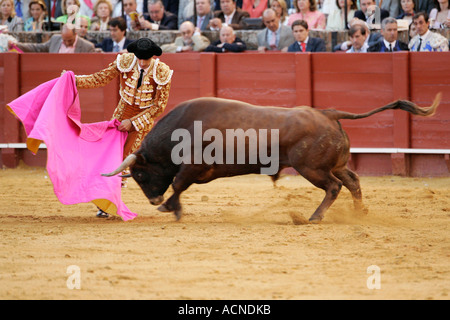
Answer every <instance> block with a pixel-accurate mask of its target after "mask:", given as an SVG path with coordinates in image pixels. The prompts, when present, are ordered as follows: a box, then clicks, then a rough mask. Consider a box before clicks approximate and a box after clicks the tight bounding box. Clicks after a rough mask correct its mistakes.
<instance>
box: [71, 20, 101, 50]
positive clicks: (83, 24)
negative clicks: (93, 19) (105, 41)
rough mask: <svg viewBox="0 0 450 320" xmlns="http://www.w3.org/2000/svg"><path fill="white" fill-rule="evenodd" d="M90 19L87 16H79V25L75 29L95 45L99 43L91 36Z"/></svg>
mask: <svg viewBox="0 0 450 320" xmlns="http://www.w3.org/2000/svg"><path fill="white" fill-rule="evenodd" d="M89 23H90V22H89V19H87V18H86V17H80V18H79V25H76V29H75V31H76V32H77V35H78V36H79V37H81V38H83V39H85V40H88V41H90V42H92V43H93V44H94V45H96V44H97V40H96V39H95V38H93V37H91V36H89V34H88V31H89V28H90V25H89Z"/></svg>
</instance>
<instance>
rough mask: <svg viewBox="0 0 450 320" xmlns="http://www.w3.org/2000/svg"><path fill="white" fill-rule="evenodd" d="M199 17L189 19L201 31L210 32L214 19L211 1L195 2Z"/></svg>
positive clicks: (200, 0) (197, 0) (199, 0)
mask: <svg viewBox="0 0 450 320" xmlns="http://www.w3.org/2000/svg"><path fill="white" fill-rule="evenodd" d="M195 9H196V12H197V15H193V16H191V17H190V18H188V20H189V21H191V22H192V23H193V24H194V25H195V26H196V27H197V28H199V29H200V30H201V31H204V30H210V25H209V21H210V20H211V19H213V18H214V14H213V12H212V10H211V3H210V2H209V0H195Z"/></svg>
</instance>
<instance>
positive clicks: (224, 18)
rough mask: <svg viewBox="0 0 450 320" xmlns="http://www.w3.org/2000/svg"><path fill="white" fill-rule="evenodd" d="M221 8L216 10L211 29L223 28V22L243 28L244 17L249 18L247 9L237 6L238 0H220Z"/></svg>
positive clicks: (234, 27) (236, 27)
mask: <svg viewBox="0 0 450 320" xmlns="http://www.w3.org/2000/svg"><path fill="white" fill-rule="evenodd" d="M220 8H221V10H216V11H215V12H214V18H213V19H211V20H210V22H209V24H210V27H211V29H214V30H221V29H222V24H226V25H228V26H231V27H232V28H233V29H234V30H238V29H243V28H244V27H245V26H244V24H243V19H245V18H249V17H250V15H249V14H248V12H247V11H243V10H241V9H240V8H238V7H236V0H220Z"/></svg>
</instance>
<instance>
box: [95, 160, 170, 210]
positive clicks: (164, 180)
mask: <svg viewBox="0 0 450 320" xmlns="http://www.w3.org/2000/svg"><path fill="white" fill-rule="evenodd" d="M126 168H130V172H131V176H132V177H133V179H134V180H135V181H136V182H137V183H138V185H139V186H140V187H141V189H142V191H143V192H144V194H145V196H146V197H147V198H148V199H149V201H150V203H151V204H153V205H158V204H161V203H162V202H163V200H164V193H165V192H166V190H167V188H168V187H169V185H170V184H171V183H172V181H173V175H167V174H166V172H165V171H164V168H163V167H162V166H161V165H160V164H158V163H151V162H148V161H147V159H146V158H145V156H144V155H143V154H141V153H133V154H130V155H129V156H128V157H127V158H126V159H125V160H124V161H123V162H122V164H121V165H120V166H119V167H118V168H117V169H116V170H114V171H113V172H110V173H105V174H102V176H105V177H111V176H115V175H117V174H119V173H121V172H122V171H123V170H125V169H126Z"/></svg>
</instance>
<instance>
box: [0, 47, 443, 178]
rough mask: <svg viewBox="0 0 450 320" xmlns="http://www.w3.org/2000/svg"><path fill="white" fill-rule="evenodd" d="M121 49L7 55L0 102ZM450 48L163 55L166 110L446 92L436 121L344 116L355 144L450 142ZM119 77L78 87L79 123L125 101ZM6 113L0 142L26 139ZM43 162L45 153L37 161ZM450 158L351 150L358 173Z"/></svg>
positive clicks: (363, 103)
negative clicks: (192, 102)
mask: <svg viewBox="0 0 450 320" xmlns="http://www.w3.org/2000/svg"><path fill="white" fill-rule="evenodd" d="M114 58H115V55H114V54H68V55H58V54H33V53H27V54H20V55H19V54H13V53H8V54H0V100H1V101H3V105H4V104H5V103H6V102H9V101H11V100H13V99H14V98H16V97H17V96H19V95H20V94H23V93H25V92H26V91H28V90H30V89H32V88H34V87H36V86H37V85H39V84H41V83H42V82H44V81H48V80H50V79H53V78H55V77H58V76H59V75H60V73H61V71H62V70H64V69H65V70H73V71H74V72H75V74H77V75H80V74H90V73H93V72H96V71H99V70H100V69H102V68H104V67H106V66H107V65H108V64H109V63H111V62H112V61H113V60H114ZM449 58H450V53H408V52H398V53H393V54H383V53H366V54H332V53H316V54H290V53H266V54H260V53H257V52H249V53H244V54H232V53H229V54H228V53H227V54H214V53H202V54H198V53H186V54H164V55H163V56H162V57H161V58H160V59H161V60H162V61H163V62H165V63H167V64H168V65H169V66H170V67H171V68H172V69H173V70H174V75H173V80H172V89H171V93H170V99H169V104H168V107H167V109H166V111H165V114H166V113H167V112H169V111H170V110H171V109H173V108H174V107H175V106H176V105H177V104H178V103H180V102H182V101H185V100H188V99H192V98H196V97H200V96H217V97H221V98H229V99H238V100H242V101H246V102H249V103H254V104H258V105H263V106H268V105H275V106H284V107H294V106H297V105H311V106H313V107H315V108H337V109H341V110H346V111H349V112H355V113H361V112H366V111H369V110H371V109H373V108H377V107H380V106H382V105H385V104H387V103H389V102H391V101H393V100H395V99H409V100H412V101H414V102H416V103H418V104H419V105H422V106H426V105H429V104H431V102H432V100H433V98H434V96H435V94H436V93H437V92H439V91H441V92H443V99H442V102H441V105H440V107H439V109H438V112H437V114H436V115H435V116H434V117H433V118H421V117H414V116H413V117H411V116H410V115H409V114H407V113H405V112H403V111H385V112H383V113H380V114H377V115H374V116H372V117H370V118H368V119H361V120H355V121H350V120H345V121H342V124H343V127H344V129H345V130H346V131H347V133H348V134H349V137H350V140H351V145H352V147H354V148H355V147H365V148H367V147H369V148H436V149H447V148H448V146H449V145H450V144H449V143H450V126H449V123H450V108H449V106H450V90H449V89H450V78H449V77H448V74H450V64H448V61H449ZM118 99H119V97H118V80H113V81H112V82H111V83H110V84H109V85H107V86H106V87H104V88H99V89H90V90H80V101H81V105H82V121H83V122H96V121H103V120H107V119H109V118H110V117H111V114H112V112H113V110H114V108H115V106H116V105H117V102H118ZM5 110H6V109H5V108H2V109H1V110H0V124H1V125H2V126H1V128H0V143H6V142H7V143H11V142H19V141H22V142H23V141H25V140H24V138H25V136H24V134H23V132H22V133H21V132H20V130H19V129H18V128H19V125H18V123H17V121H15V120H13V118H12V116H10V115H9V114H8V112H5ZM0 150H1V155H2V156H1V157H0V161H1V162H0V164H5V165H8V166H15V165H17V160H18V159H19V158H21V159H24V161H26V163H29V164H36V162H39V161H40V162H39V163H38V164H39V165H44V164H45V152H42V154H43V156H41V158H39V157H34V156H33V157H30V156H29V152H28V151H23V152H21V151H17V150H16V151H15V150H14V149H0ZM36 159H41V160H39V161H36ZM445 160H447V163H448V162H450V161H449V157H448V155H447V156H445V155H410V154H398V153H394V154H390V153H387V154H383V153H379V154H353V155H352V163H351V164H352V165H353V166H354V168H355V169H356V170H357V171H358V173H360V174H366V175H368V174H370V175H380V174H401V175H409V174H411V175H448V174H449V173H448V168H447V167H446V162H445Z"/></svg>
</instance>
